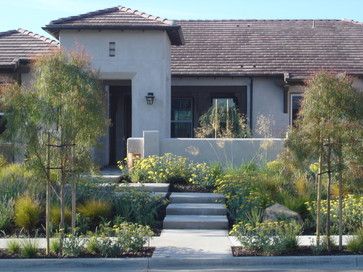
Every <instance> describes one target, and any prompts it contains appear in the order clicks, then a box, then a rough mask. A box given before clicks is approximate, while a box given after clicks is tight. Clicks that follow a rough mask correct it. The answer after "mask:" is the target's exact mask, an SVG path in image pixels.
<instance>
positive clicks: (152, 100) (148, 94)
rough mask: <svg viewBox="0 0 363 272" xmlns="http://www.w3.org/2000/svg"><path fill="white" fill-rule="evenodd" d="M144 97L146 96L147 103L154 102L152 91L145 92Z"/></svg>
mask: <svg viewBox="0 0 363 272" xmlns="http://www.w3.org/2000/svg"><path fill="white" fill-rule="evenodd" d="M145 98H146V103H147V104H148V105H152V104H154V100H155V96H154V93H147V96H145Z"/></svg>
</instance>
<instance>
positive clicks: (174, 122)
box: [170, 97, 194, 138]
mask: <svg viewBox="0 0 363 272" xmlns="http://www.w3.org/2000/svg"><path fill="white" fill-rule="evenodd" d="M174 99H178V100H182V99H183V100H189V101H190V102H191V103H190V104H191V107H190V110H191V113H192V116H191V119H190V121H189V120H173V119H172V118H170V130H171V128H172V125H173V124H178V123H179V124H190V125H191V127H190V130H191V131H190V138H193V137H194V98H193V97H172V98H171V105H173V100H174ZM170 110H171V115H172V111H173V108H172V107H171V109H170ZM170 137H171V131H170ZM172 138H180V137H172Z"/></svg>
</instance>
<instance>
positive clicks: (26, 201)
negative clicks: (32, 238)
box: [14, 195, 41, 231]
mask: <svg viewBox="0 0 363 272" xmlns="http://www.w3.org/2000/svg"><path fill="white" fill-rule="evenodd" d="M40 214H41V208H40V205H39V203H38V202H37V201H36V200H33V199H32V198H31V197H30V196H27V195H26V196H22V197H20V198H18V199H17V200H16V201H15V214H14V216H15V220H14V221H15V224H16V225H17V226H18V227H20V228H24V229H26V230H28V231H31V230H32V229H34V228H35V227H36V226H37V225H38V223H39V220H40Z"/></svg>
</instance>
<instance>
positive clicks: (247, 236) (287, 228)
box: [231, 221, 301, 255]
mask: <svg viewBox="0 0 363 272" xmlns="http://www.w3.org/2000/svg"><path fill="white" fill-rule="evenodd" d="M300 232H301V226H300V225H299V224H298V223H296V222H294V221H291V222H286V221H276V222H275V221H266V222H255V223H245V222H240V223H238V224H235V225H234V226H233V229H232V231H231V235H235V236H236V237H237V239H238V240H239V241H240V243H241V245H242V247H243V248H244V249H246V250H248V251H250V252H251V253H262V254H264V255H281V254H285V253H287V252H289V251H293V250H296V249H297V247H298V241H297V235H299V234H300Z"/></svg>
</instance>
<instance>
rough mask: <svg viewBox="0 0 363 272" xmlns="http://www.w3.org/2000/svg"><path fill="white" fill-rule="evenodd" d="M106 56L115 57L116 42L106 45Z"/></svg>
mask: <svg viewBox="0 0 363 272" xmlns="http://www.w3.org/2000/svg"><path fill="white" fill-rule="evenodd" d="M108 56H109V57H115V56H116V42H109V43H108Z"/></svg>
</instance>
